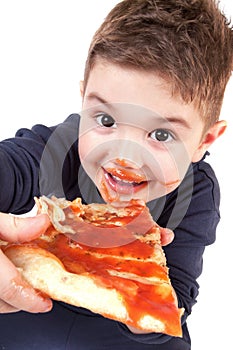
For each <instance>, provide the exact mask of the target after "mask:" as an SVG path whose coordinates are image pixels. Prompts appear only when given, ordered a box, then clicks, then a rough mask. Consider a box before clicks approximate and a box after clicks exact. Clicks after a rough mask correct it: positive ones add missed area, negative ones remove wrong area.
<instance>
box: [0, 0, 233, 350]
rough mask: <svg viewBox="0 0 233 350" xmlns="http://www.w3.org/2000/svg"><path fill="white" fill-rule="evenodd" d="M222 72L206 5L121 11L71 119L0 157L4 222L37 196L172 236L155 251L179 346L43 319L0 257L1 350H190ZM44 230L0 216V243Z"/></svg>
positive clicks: (87, 317) (210, 235)
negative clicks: (127, 208) (174, 312)
mask: <svg viewBox="0 0 233 350" xmlns="http://www.w3.org/2000/svg"><path fill="white" fill-rule="evenodd" d="M232 63H233V34H232V30H231V28H230V27H229V24H228V23H227V20H226V19H225V17H224V16H223V15H222V14H221V13H220V11H219V10H218V8H217V5H216V4H215V2H214V1H213V0H194V1H189V0H179V1H177V0H170V1H164V0H135V1H130V0H124V1H122V2H120V3H119V4H118V5H117V6H116V7H115V8H114V9H113V10H112V11H111V12H110V14H109V15H108V16H107V18H106V20H105V21H104V23H103V24H102V26H101V27H100V28H99V30H98V31H97V32H96V34H95V36H94V38H93V41H92V43H91V46H90V50H89V53H88V58H87V62H86V69H85V76H84V81H83V82H82V83H81V94H82V98H83V108H82V113H81V117H80V116H79V115H71V116H70V117H69V118H67V119H66V120H65V122H64V123H62V124H60V125H58V126H56V127H50V128H48V127H45V126H43V125H36V126H34V127H33V128H32V130H26V129H21V130H20V131H18V132H17V135H16V137H15V138H14V139H10V140H6V141H3V142H2V143H1V145H0V157H1V164H3V165H4V166H1V169H0V184H1V197H0V210H1V211H2V212H5V213H9V212H11V213H16V214H19V213H23V212H27V211H28V210H30V209H31V208H32V206H33V203H34V202H33V197H34V196H39V195H41V194H45V195H50V194H55V195H57V196H65V197H67V198H68V199H74V198H75V197H77V196H80V197H82V198H83V200H84V202H95V201H99V202H101V201H106V202H111V203H112V204H113V205H116V206H120V205H124V203H127V202H128V201H129V200H130V199H131V198H140V199H143V200H144V201H146V202H147V203H148V206H149V208H150V210H151V213H152V215H153V217H154V219H155V220H156V221H157V222H158V224H160V225H161V226H163V227H169V228H172V229H173V230H174V233H175V238H174V240H173V241H172V243H170V244H169V245H168V246H166V247H164V250H165V252H166V256H167V262H168V266H169V272H170V278H171V281H172V284H173V287H174V289H175V292H176V294H177V298H178V302H179V306H180V307H184V309H185V313H184V316H183V317H182V326H183V338H174V337H170V336H168V335H165V334H154V333H150V334H146V333H143V332H140V331H139V330H137V329H133V328H130V327H127V326H125V325H122V324H120V323H118V322H115V321H112V320H108V319H105V318H104V317H101V316H99V315H95V314H93V313H91V312H89V311H88V310H84V309H82V308H75V307H72V306H70V305H66V304H64V303H59V302H54V303H53V308H52V310H51V301H50V300H47V299H43V298H42V297H40V296H38V295H37V294H36V292H35V291H33V290H32V289H31V288H29V287H28V286H27V285H26V284H25V283H24V282H23V281H22V280H21V278H20V274H19V273H18V272H16V270H15V268H14V266H13V265H12V264H11V263H10V262H9V260H7V258H6V257H5V256H4V255H3V254H1V255H0V266H1V267H0V269H1V273H0V311H1V313H2V315H1V316H0V329H1V331H0V346H1V348H2V349H4V348H5V349H10V350H12V349H16V348H17V349H24V350H25V349H69V350H70V349H85V350H86V349H108V348H111V349H134V350H135V349H140V350H142V349H148V350H149V349H159V350H175V349H179V350H182V349H183V350H188V349H190V343H191V342H190V337H189V333H188V329H187V324H186V320H187V317H188V315H189V314H190V313H191V310H192V306H193V305H194V304H195V302H196V297H197V295H198V284H197V282H196V280H197V278H198V277H199V275H200V274H201V270H202V255H203V252H204V249H205V246H206V245H209V244H211V243H213V242H214V240H215V231H216V226H217V224H218V221H219V187H218V183H217V180H216V177H215V175H214V172H213V171H212V169H211V168H210V166H209V165H208V164H207V163H205V161H204V158H205V156H206V152H207V149H208V148H209V146H210V145H211V144H212V143H213V142H214V141H215V140H216V139H217V138H218V137H219V136H220V135H221V134H222V133H223V132H224V130H225V127H226V123H225V122H224V121H219V119H218V118H219V114H220V109H221V103H222V100H223V95H224V91H225V87H226V84H227V82H228V80H229V78H230V75H231V71H232ZM78 132H79V138H78V139H77V135H78ZM113 169H115V170H114V171H113ZM47 226H48V219H47V218H46V217H45V216H39V217H35V218H31V219H29V218H28V219H16V218H13V217H12V216H9V215H7V214H3V213H2V214H0V235H1V238H3V239H6V240H9V241H18V240H20V241H24V240H30V239H33V238H34V237H36V236H37V235H39V234H40V233H41V232H43V231H44V230H45V229H46V227H47ZM96 302H98V300H97V301H96ZM19 310H23V311H19ZM49 310H51V311H50V312H46V311H49ZM15 311H19V312H15ZM39 312H40V314H38V313H39ZM25 330H26V332H25Z"/></svg>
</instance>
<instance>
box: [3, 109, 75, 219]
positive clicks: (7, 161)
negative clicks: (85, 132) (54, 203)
mask: <svg viewBox="0 0 233 350" xmlns="http://www.w3.org/2000/svg"><path fill="white" fill-rule="evenodd" d="M78 121H79V117H78V115H76V114H73V115H71V116H69V117H68V118H67V119H66V120H65V122H63V123H61V124H59V125H57V126H55V127H50V128H48V127H46V126H44V125H35V126H34V127H33V128H32V129H31V130H29V129H20V130H19V131H18V132H17V133H16V136H15V137H14V138H11V139H7V140H4V141H2V142H1V143H0V162H1V167H0V185H1V194H0V211H2V212H8V213H9V212H11V213H15V214H22V213H25V212H27V211H29V210H31V208H32V207H33V205H34V199H33V198H34V196H40V195H42V194H45V195H49V194H56V195H63V196H64V195H66V197H67V198H68V197H69V196H70V195H71V192H72V191H73V187H74V186H75V184H77V181H76V179H75V176H74V175H72V176H71V174H74V171H73V172H72V169H71V167H72V166H77V167H78V165H77V162H78V157H77V153H78V149H77V138H78ZM64 174H66V175H64Z"/></svg>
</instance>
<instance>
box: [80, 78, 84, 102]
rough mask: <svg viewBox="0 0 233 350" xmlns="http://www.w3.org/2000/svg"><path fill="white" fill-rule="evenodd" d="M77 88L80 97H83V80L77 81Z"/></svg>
mask: <svg viewBox="0 0 233 350" xmlns="http://www.w3.org/2000/svg"><path fill="white" fill-rule="evenodd" d="M79 89H80V94H81V97H82V98H83V95H84V82H83V80H81V81H80V83H79Z"/></svg>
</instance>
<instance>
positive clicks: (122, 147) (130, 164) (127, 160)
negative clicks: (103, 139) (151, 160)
mask: <svg viewBox="0 0 233 350" xmlns="http://www.w3.org/2000/svg"><path fill="white" fill-rule="evenodd" d="M114 153H115V163H116V164H118V165H120V166H122V167H127V168H132V169H138V168H141V167H142V165H143V149H142V145H139V144H138V143H137V142H134V141H130V140H125V139H121V140H118V141H117V144H116V150H115V152H114Z"/></svg>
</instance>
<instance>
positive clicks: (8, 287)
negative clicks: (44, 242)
mask: <svg viewBox="0 0 233 350" xmlns="http://www.w3.org/2000/svg"><path fill="white" fill-rule="evenodd" d="M48 226H49V219H48V217H47V216H46V215H38V216H35V217H33V218H20V217H15V216H12V215H10V214H3V213H0V239H2V240H5V241H7V242H25V241H30V240H32V239H35V238H36V237H38V236H39V235H40V234H42V233H43V232H44V231H45V230H46V228H47V227H48ZM51 308H52V301H51V300H50V299H47V298H44V297H42V296H41V295H38V293H37V292H36V291H35V290H34V289H33V288H32V287H30V286H29V285H28V284H27V283H26V282H25V281H24V280H23V279H22V277H21V275H20V273H19V271H18V270H17V269H16V267H15V266H14V265H13V264H12V262H11V261H10V260H9V259H8V258H7V257H6V256H5V255H4V254H3V252H2V251H1V249H0V313H8V312H16V311H20V310H24V311H28V312H33V313H37V312H46V311H49V310H51Z"/></svg>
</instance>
